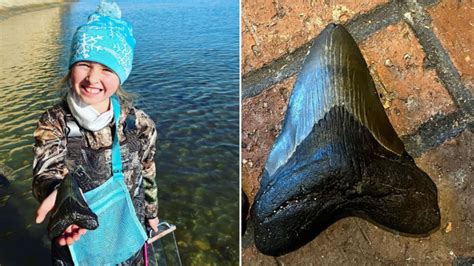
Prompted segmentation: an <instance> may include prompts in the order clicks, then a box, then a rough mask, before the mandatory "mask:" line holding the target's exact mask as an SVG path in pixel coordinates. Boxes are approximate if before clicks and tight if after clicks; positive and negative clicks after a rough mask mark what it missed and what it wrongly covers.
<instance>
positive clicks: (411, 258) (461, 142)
mask: <svg viewBox="0 0 474 266" xmlns="http://www.w3.org/2000/svg"><path fill="white" fill-rule="evenodd" d="M473 143H474V139H473V134H472V133H470V132H469V131H466V132H464V133H463V134H462V135H461V136H459V137H458V138H457V139H454V140H449V141H446V142H445V143H444V144H442V145H441V146H439V147H438V148H436V149H433V150H431V151H429V152H427V153H426V154H424V155H422V156H421V157H420V158H418V159H417V160H416V163H417V164H418V165H419V167H420V168H422V169H423V170H424V171H426V173H427V174H428V175H430V176H431V178H432V179H433V181H434V182H435V183H436V185H437V188H438V201H439V205H440V208H441V228H440V229H438V230H437V231H435V232H432V234H431V235H430V236H427V237H407V236H400V235H398V234H397V233H396V232H389V231H387V230H383V229H380V228H378V227H377V226H375V225H373V224H371V223H369V222H367V221H365V220H362V219H360V218H355V217H349V218H345V219H342V220H340V221H338V222H336V223H334V224H332V225H331V226H329V228H327V229H326V230H324V231H323V232H322V233H321V234H319V235H318V236H317V237H316V238H315V239H314V240H313V241H311V242H310V243H308V244H307V245H305V246H303V247H301V248H300V249H298V250H296V251H294V252H292V253H289V254H287V255H284V256H281V257H279V258H278V261H279V264H280V265H281V264H283V265H284V264H288V265H310V264H311V263H312V264H314V265H341V264H359V263H360V264H437V265H451V264H452V263H453V260H454V259H455V257H456V256H466V257H469V256H474V224H473V222H474V208H473V207H472V206H474V198H473V197H472V195H473V193H474V180H473V179H472V177H473V176H474V173H473V168H472V162H473V161H474V157H473V154H472V150H474V146H473V145H474V144H473ZM448 223H451V231H449V230H446V226H447V225H448ZM270 258H271V257H267V256H265V255H263V254H261V253H259V252H258V251H256V250H255V247H249V248H246V249H245V250H244V252H243V260H242V262H243V265H255V264H265V265H272V264H274V265H277V263H276V262H272V261H271V260H270Z"/></svg>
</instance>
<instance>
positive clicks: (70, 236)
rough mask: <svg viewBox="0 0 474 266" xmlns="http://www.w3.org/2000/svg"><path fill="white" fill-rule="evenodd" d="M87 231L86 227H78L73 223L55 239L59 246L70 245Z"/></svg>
mask: <svg viewBox="0 0 474 266" xmlns="http://www.w3.org/2000/svg"><path fill="white" fill-rule="evenodd" d="M86 232H87V229H84V228H80V227H79V226H77V225H75V224H73V225H70V226H68V227H67V228H66V230H65V231H64V233H63V234H62V235H60V236H58V238H57V241H58V244H59V245H60V246H65V245H66V244H67V245H72V244H73V243H74V242H75V241H77V240H79V239H80V238H81V236H82V235H84V234H85V233H86Z"/></svg>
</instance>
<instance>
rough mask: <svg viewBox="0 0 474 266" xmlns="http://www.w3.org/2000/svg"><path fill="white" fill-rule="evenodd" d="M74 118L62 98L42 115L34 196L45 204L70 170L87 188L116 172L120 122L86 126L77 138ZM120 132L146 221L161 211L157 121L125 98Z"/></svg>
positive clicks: (130, 181) (128, 178)
mask: <svg viewBox="0 0 474 266" xmlns="http://www.w3.org/2000/svg"><path fill="white" fill-rule="evenodd" d="M71 121H74V118H73V117H72V115H71V112H70V110H69V107H68V105H67V102H66V101H62V102H61V103H59V104H57V105H55V106H53V107H52V108H50V109H48V110H47V111H46V112H45V113H44V114H43V115H42V116H41V118H40V120H39V122H38V125H37V128H36V130H35V132H34V137H35V145H34V147H33V151H34V156H35V157H34V162H33V195H34V196H35V198H36V199H38V200H39V201H40V202H42V201H43V200H44V199H45V198H46V197H47V196H48V195H49V194H50V193H51V192H52V191H53V190H54V189H55V188H56V187H57V186H58V185H59V183H60V181H61V179H62V178H63V177H64V176H65V175H66V174H67V173H69V172H74V176H75V177H76V181H77V182H78V184H79V186H80V187H81V189H82V191H83V192H87V191H89V190H91V189H94V188H96V187H98V186H100V185H101V184H103V183H104V182H105V181H106V180H107V179H109V178H110V177H111V176H112V169H111V147H112V134H113V131H112V130H115V129H114V121H112V122H111V123H110V124H109V126H106V127H105V128H103V129H101V130H98V131H89V130H86V129H84V128H80V134H78V136H75V137H74V136H72V135H73V134H71V135H69V134H70V132H71V127H70V123H71ZM68 122H69V124H68ZM72 123H73V124H74V122H72ZM76 124H77V123H76ZM77 125H78V124H77ZM68 126H69V127H68ZM118 131H119V134H118V135H119V140H120V146H121V153H122V164H123V174H124V176H125V183H126V185H127V187H128V190H129V192H130V195H131V197H132V201H133V203H134V207H135V210H136V212H137V216H138V218H139V220H140V221H141V222H142V223H143V222H144V221H145V218H148V219H150V218H154V217H157V214H158V199H157V186H156V182H155V174H156V170H155V161H154V155H155V149H156V146H155V145H156V143H155V142H156V128H155V124H154V122H153V120H152V119H150V118H149V117H148V116H147V115H146V114H145V113H144V112H143V111H141V110H139V109H137V108H135V107H133V106H132V105H130V104H128V103H126V102H123V101H121V114H120V123H119V128H118Z"/></svg>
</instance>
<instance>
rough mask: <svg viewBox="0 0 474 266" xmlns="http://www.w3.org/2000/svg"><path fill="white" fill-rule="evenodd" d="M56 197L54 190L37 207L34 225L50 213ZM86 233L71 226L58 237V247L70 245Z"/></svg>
mask: <svg viewBox="0 0 474 266" xmlns="http://www.w3.org/2000/svg"><path fill="white" fill-rule="evenodd" d="M57 195H58V191H57V190H56V189H55V190H54V191H53V192H51V194H49V196H48V197H46V198H45V199H44V200H43V202H42V203H41V205H40V206H39V208H38V210H37V211H36V223H38V224H39V223H42V222H43V221H44V218H45V217H46V215H47V214H48V212H50V211H51V210H52V209H53V207H54V203H55V202H56V196H57ZM86 232H87V229H84V228H79V226H77V225H75V224H73V225H70V226H68V227H67V228H66V230H65V231H64V232H63V233H62V235H60V236H59V237H58V238H57V240H58V243H59V245H61V246H65V245H66V244H67V245H71V244H72V243H74V241H77V240H79V238H80V237H81V235H84V234H85V233H86Z"/></svg>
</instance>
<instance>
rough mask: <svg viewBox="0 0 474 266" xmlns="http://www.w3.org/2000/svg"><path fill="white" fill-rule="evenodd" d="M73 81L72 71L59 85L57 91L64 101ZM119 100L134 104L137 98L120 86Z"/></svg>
mask: <svg viewBox="0 0 474 266" xmlns="http://www.w3.org/2000/svg"><path fill="white" fill-rule="evenodd" d="M70 80H71V70H69V71H68V72H67V74H66V75H65V76H64V77H63V78H62V79H61V80H60V82H59V84H58V85H57V89H58V90H59V95H60V97H61V98H62V99H64V98H65V97H66V95H67V93H68V92H69V90H70V89H71V85H70V83H69V81H70ZM115 93H116V94H117V96H118V97H119V99H120V100H121V101H122V102H128V103H133V101H134V100H135V99H136V98H137V96H136V95H135V94H134V93H130V92H126V91H124V90H123V89H122V86H121V85H120V84H119V86H118V89H117V91H116V92H115Z"/></svg>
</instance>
